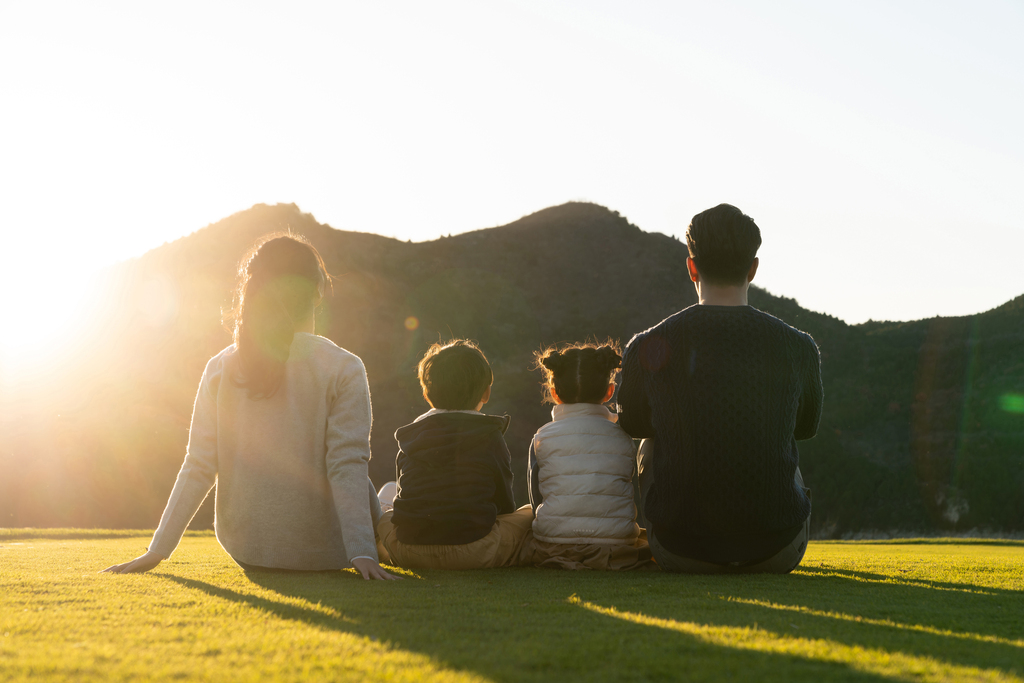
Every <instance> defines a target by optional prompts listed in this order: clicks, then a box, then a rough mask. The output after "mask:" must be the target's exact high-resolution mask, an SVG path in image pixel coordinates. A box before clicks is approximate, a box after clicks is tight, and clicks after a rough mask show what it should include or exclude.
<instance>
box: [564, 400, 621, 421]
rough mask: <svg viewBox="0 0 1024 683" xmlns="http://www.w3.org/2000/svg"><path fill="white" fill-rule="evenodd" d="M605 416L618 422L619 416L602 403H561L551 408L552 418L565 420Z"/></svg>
mask: <svg viewBox="0 0 1024 683" xmlns="http://www.w3.org/2000/svg"><path fill="white" fill-rule="evenodd" d="M585 416H590V417H603V418H604V419H606V420H608V421H610V422H618V421H619V416H618V415H616V414H615V413H613V412H611V411H610V410H608V409H607V408H606V407H604V406H603V405H601V404H600V403H559V404H557V405H556V406H555V407H554V408H552V409H551V419H552V420H556V421H557V420H564V419H566V418H569V417H585Z"/></svg>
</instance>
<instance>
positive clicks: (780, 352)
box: [618, 305, 822, 563]
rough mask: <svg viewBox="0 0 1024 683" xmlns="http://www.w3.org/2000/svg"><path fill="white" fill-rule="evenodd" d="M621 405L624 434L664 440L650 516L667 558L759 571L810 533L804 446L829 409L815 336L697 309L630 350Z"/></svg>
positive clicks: (758, 314)
mask: <svg viewBox="0 0 1024 683" xmlns="http://www.w3.org/2000/svg"><path fill="white" fill-rule="evenodd" d="M618 403H619V410H620V412H621V416H620V420H619V424H620V425H621V426H622V428H623V429H625V430H626V432H627V433H628V434H630V435H631V436H633V437H635V438H652V439H654V450H653V454H652V456H651V457H652V459H653V465H652V466H653V476H654V481H653V483H652V484H651V488H650V490H649V492H648V495H647V499H646V500H645V501H644V514H645V516H646V517H647V521H648V525H649V526H650V527H651V528H652V529H653V532H654V534H655V535H656V537H657V539H658V541H659V542H660V543H661V544H662V545H663V546H664V547H665V548H666V549H667V550H669V551H671V552H673V553H675V554H677V555H681V556H683V557H690V558H693V559H698V560H704V561H707V562H716V563H730V562H752V561H756V560H761V559H766V558H767V557H770V556H771V555H773V554H775V552H778V551H779V550H781V549H782V548H783V547H784V546H785V545H786V544H787V543H789V542H790V541H792V540H793V538H795V537H796V535H797V533H799V531H800V528H801V526H802V525H803V523H804V521H805V520H806V519H807V516H808V515H809V514H810V508H811V504H810V500H809V498H808V497H807V494H806V493H805V492H804V491H803V489H801V488H800V487H798V486H796V484H795V483H794V481H793V478H794V473H795V471H796V467H797V464H798V455H797V447H796V441H797V439H809V438H811V437H812V436H814V434H815V432H816V431H817V428H818V419H819V418H820V416H821V405H822V388H821V369H820V360H819V355H818V347H817V346H816V345H815V343H814V340H813V339H811V337H810V336H809V335H807V334H805V333H803V332H800V331H799V330H797V329H794V328H793V327H790V326H789V325H787V324H786V323H784V322H782V321H781V320H779V319H778V318H775V317H773V316H771V315H768V314H767V313H764V312H762V311H759V310H757V309H755V308H751V307H750V306H706V305H695V306H691V307H689V308H687V309H685V310H682V311H680V312H679V313H676V314H675V315H673V316H671V317H669V318H666V319H665V320H663V321H662V322H661V323H659V324H658V325H656V326H655V327H652V328H651V329H649V330H647V331H646V332H643V333H641V334H638V335H637V336H636V337H634V338H633V340H632V341H630V343H629V345H628V346H627V348H626V351H625V353H624V355H623V361H622V380H621V385H620V387H619V392H618Z"/></svg>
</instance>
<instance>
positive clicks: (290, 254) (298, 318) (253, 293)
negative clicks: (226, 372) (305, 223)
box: [230, 233, 330, 398]
mask: <svg viewBox="0 0 1024 683" xmlns="http://www.w3.org/2000/svg"><path fill="white" fill-rule="evenodd" d="M329 284H330V276H329V275H328V274H327V269H326V268H325V267H324V262H323V259H322V258H320V254H319V253H317V250H316V249H314V248H313V245H312V244H310V243H309V241H308V240H306V238H305V237H302V236H301V235H295V234H291V233H276V234H273V235H266V236H265V237H262V238H260V239H259V240H258V241H257V242H256V244H254V245H253V247H252V249H250V250H249V251H248V252H247V253H246V254H245V256H243V257H242V260H241V262H240V263H239V265H238V287H237V289H236V290H235V305H234V308H233V309H232V311H231V314H230V318H232V319H233V322H234V341H235V348H236V349H237V350H238V355H239V357H240V359H241V364H240V368H239V370H240V372H239V373H238V374H237V375H236V376H235V377H232V381H234V382H235V384H236V385H237V386H240V387H244V388H246V389H248V390H249V397H250V398H267V397H270V396H273V395H274V394H275V393H276V392H277V389H278V387H280V385H281V379H282V378H283V376H284V364H285V361H287V360H288V354H289V351H290V349H291V345H292V340H293V339H294V337H295V328H296V326H298V325H299V324H300V323H301V322H303V321H304V320H308V319H309V316H311V315H313V312H314V310H315V308H316V306H317V304H319V302H320V300H321V299H322V298H323V294H324V288H325V287H326V286H328V285H329Z"/></svg>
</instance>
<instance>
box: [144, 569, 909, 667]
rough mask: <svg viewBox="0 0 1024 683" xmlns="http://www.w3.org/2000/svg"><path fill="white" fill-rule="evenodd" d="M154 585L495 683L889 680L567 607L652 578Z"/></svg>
mask: <svg viewBox="0 0 1024 683" xmlns="http://www.w3.org/2000/svg"><path fill="white" fill-rule="evenodd" d="M156 575H157V576H160V577H161V578H163V579H165V580H168V581H171V582H174V583H176V584H178V585H180V586H183V587H185V588H188V589H190V590H196V591H200V592H202V593H205V594H207V595H210V596H213V597H216V598H220V599H223V600H229V601H232V602H237V603H244V604H248V605H250V606H252V607H254V608H257V609H260V610H264V611H266V612H267V613H270V614H273V615H275V616H276V617H278V618H281V619H286V620H290V621H295V622H300V623H303V624H307V625H309V626H313V627H315V628H319V629H327V630H332V631H337V632H342V633H349V634H353V635H357V636H364V637H368V638H371V639H374V640H379V641H385V642H390V643H394V644H395V645H394V647H396V648H400V649H402V650H406V651H411V652H417V653H420V654H424V655H427V656H429V657H431V658H432V659H433V660H434V661H436V662H438V663H440V664H442V665H444V666H446V667H447V668H449V669H455V670H462V671H467V672H474V673H476V674H479V675H481V676H484V677H486V678H489V679H491V680H494V681H534V680H536V681H547V680H552V679H567V680H578V679H583V678H586V679H588V680H616V681H617V680H708V681H718V680H722V679H728V678H738V679H741V680H792V679H800V680H839V681H859V682H866V681H883V680H889V679H888V678H886V677H884V676H878V675H874V674H871V673H867V672H863V671H859V670H855V669H853V668H850V667H849V666H846V665H844V664H837V663H835V662H825V661H819V660H815V659H810V658H806V657H800V656H793V655H789V654H784V653H766V652H757V651H751V650H741V649H736V648H733V647H728V646H722V645H718V644H712V643H708V642H704V641H702V640H701V639H699V638H695V637H690V636H687V635H685V634H680V633H677V632H671V631H666V630H664V629H652V628H650V627H649V626H646V625H642V624H636V623H632V622H628V621H623V620H616V619H608V618H607V617H606V616H603V615H601V614H596V613H593V612H590V611H587V610H582V609H579V607H578V606H576V605H574V604H571V601H570V600H569V596H570V595H571V594H572V593H571V591H572V590H573V589H574V586H575V587H583V586H585V587H586V588H587V592H588V593H591V594H593V593H594V592H596V591H601V592H602V593H607V592H609V591H608V590H607V589H608V588H612V591H610V592H613V593H617V592H619V591H618V590H616V589H615V588H614V586H616V585H619V586H623V587H626V588H627V589H628V590H632V589H635V588H636V587H638V586H641V585H643V586H646V585H647V583H648V581H649V577H646V576H640V575H634V576H632V577H629V576H617V577H613V578H614V580H613V581H611V582H609V581H608V580H606V579H607V577H605V576H597V575H594V574H591V575H589V576H566V575H565V574H559V573H553V572H544V571H538V570H492V571H490V572H487V573H481V572H425V573H424V577H423V578H422V579H407V580H405V581H402V582H399V583H396V584H388V585H384V584H372V583H367V582H363V581H362V580H361V579H357V578H356V577H353V576H350V575H347V574H345V573H341V574H324V575H314V576H307V575H289V574H271V573H265V574H264V573H253V574H248V575H247V577H248V578H249V580H250V581H252V583H254V584H255V585H258V586H260V587H262V588H263V589H265V590H267V591H271V592H272V593H275V594H277V595H280V596H281V598H282V600H280V601H278V600H275V599H271V598H268V597H262V596H258V595H251V594H247V593H243V592H239V591H236V590H232V589H230V588H225V587H222V586H216V585H213V584H210V583H207V582H204V581H199V580H196V579H190V578H185V577H181V576H176V575H173V574H167V573H159V574H156ZM496 594H497V596H500V599H498V600H496V599H495V598H496ZM654 597H656V596H654ZM289 598H301V599H302V600H304V601H306V602H308V603H310V604H313V605H318V609H312V608H309V607H303V606H299V605H295V604H289V602H287V600H288V599H289ZM724 607H725V608H726V609H728V606H724ZM324 608H327V609H324ZM675 616H676V618H680V619H688V618H692V617H688V616H687V615H686V614H676V615H675Z"/></svg>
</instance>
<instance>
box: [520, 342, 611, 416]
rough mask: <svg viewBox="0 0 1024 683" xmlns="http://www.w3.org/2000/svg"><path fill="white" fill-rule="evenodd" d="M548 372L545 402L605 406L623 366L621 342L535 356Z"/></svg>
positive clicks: (556, 348)
mask: <svg viewBox="0 0 1024 683" xmlns="http://www.w3.org/2000/svg"><path fill="white" fill-rule="evenodd" d="M535 357H536V360H537V368H538V369H541V370H543V371H544V400H545V401H550V402H552V403H555V402H556V401H555V395H557V396H558V401H561V402H562V403H602V402H603V401H604V398H605V396H606V395H607V393H608V385H609V384H610V383H611V381H612V375H613V374H614V373H615V371H616V370H617V369H618V368H619V366H620V365H621V364H622V356H621V355H620V349H619V345H618V343H617V342H614V341H611V340H609V341H607V342H605V343H603V344H598V343H593V342H588V343H577V344H562V345H560V346H549V347H548V348H546V349H544V350H543V351H538V352H537V353H536V354H535Z"/></svg>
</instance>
